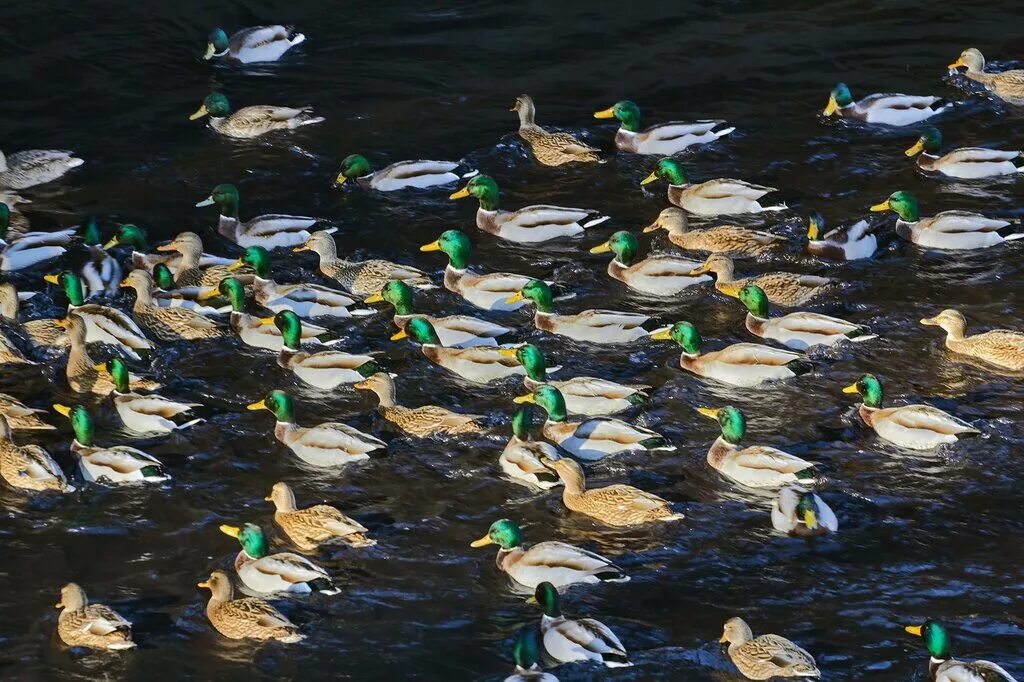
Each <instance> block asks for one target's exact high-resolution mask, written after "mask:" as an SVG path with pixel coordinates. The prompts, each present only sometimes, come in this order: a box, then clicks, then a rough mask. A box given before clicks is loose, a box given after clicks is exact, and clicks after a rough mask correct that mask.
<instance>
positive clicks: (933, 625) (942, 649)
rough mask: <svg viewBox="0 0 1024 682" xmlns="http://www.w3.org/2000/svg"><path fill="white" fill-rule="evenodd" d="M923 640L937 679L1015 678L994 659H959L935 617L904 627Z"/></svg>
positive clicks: (979, 681)
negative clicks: (954, 654)
mask: <svg viewBox="0 0 1024 682" xmlns="http://www.w3.org/2000/svg"><path fill="white" fill-rule="evenodd" d="M903 629H904V630H906V631H907V632H908V633H910V634H912V635H914V636H915V637H920V638H921V639H923V640H924V645H925V647H926V648H927V649H928V654H929V656H930V660H929V662H928V679H930V680H935V682H1016V679H1014V677H1013V676H1012V675H1010V673H1008V672H1006V671H1005V670H1003V668H1002V667H1001V666H998V665H996V664H995V663H993V662H991V661H958V660H956V659H954V658H953V652H952V646H951V644H950V636H949V632H948V631H947V630H946V626H945V625H943V624H942V623H940V622H938V621H936V620H931V619H929V620H926V621H925V622H924V623H922V624H921V625H908V626H907V627H905V628H903Z"/></svg>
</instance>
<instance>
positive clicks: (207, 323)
mask: <svg viewBox="0 0 1024 682" xmlns="http://www.w3.org/2000/svg"><path fill="white" fill-rule="evenodd" d="M121 286H122V287H123V288H131V289H134V290H135V304H134V305H133V306H132V317H133V318H135V321H136V322H137V323H138V325H139V326H140V327H142V328H143V329H145V330H146V331H147V332H149V334H150V335H151V336H153V337H154V338H156V339H158V340H160V341H169V342H175V341H195V340H198V339H217V338H221V337H223V336H224V335H225V333H226V331H227V330H226V328H225V327H224V326H223V325H221V324H218V323H217V322H214V321H213V320H211V319H210V318H208V317H206V316H205V315H203V314H201V313H199V312H196V311H195V310H191V309H189V308H165V307H163V306H159V305H157V303H156V300H155V299H154V298H153V277H152V276H151V275H150V274H149V273H148V272H146V271H145V270H132V271H131V272H130V273H128V277H126V278H125V280H124V281H123V282H121Z"/></svg>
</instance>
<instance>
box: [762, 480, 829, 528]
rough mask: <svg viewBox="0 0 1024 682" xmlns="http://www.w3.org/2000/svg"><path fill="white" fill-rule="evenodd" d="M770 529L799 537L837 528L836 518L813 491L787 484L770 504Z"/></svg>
mask: <svg viewBox="0 0 1024 682" xmlns="http://www.w3.org/2000/svg"><path fill="white" fill-rule="evenodd" d="M772 528H774V529H775V530H777V531H780V532H782V533H786V534H788V535H796V536H799V537H809V536H814V535H827V534H829V533H835V532H836V531H837V530H839V520H838V519H837V518H836V515H835V512H833V511H832V509H831V507H829V506H828V505H827V504H825V501H824V500H823V499H821V497H819V496H818V494H817V493H813V492H811V491H810V490H807V489H806V488H803V487H801V486H798V485H787V486H784V487H783V488H782V489H781V490H779V496H778V497H777V498H775V502H773V503H772Z"/></svg>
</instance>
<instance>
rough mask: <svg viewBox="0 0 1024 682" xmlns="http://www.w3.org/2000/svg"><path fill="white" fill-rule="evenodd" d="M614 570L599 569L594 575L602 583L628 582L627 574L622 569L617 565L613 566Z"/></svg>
mask: <svg viewBox="0 0 1024 682" xmlns="http://www.w3.org/2000/svg"><path fill="white" fill-rule="evenodd" d="M615 568H616V570H614V571H601V572H600V573H595V574H594V577H595V578H597V579H598V580H600V581H601V582H603V583H628V582H629V576H628V575H626V574H625V573H623V572H622V569H621V568H619V567H618V566H616V567H615Z"/></svg>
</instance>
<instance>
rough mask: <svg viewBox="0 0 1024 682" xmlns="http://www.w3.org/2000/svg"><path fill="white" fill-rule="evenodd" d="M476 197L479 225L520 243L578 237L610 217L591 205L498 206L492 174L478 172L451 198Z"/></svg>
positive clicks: (495, 183)
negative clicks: (511, 208) (583, 206)
mask: <svg viewBox="0 0 1024 682" xmlns="http://www.w3.org/2000/svg"><path fill="white" fill-rule="evenodd" d="M470 196H472V197H476V198H477V200H478V201H479V202H480V206H479V208H478V209H477V211H476V226H477V227H478V228H480V229H481V230H483V231H484V232H486V233H488V234H493V235H494V236H495V237H499V238H501V239H504V240H506V241H510V242H515V243H517V244H536V243H539V242H546V241H550V240H552V239H560V238H563V237H576V236H578V235H581V234H583V231H584V230H585V229H586V228H588V227H594V226H595V225H600V224H601V223H603V222H605V221H606V220H610V219H611V218H610V217H609V216H606V215H602V214H601V213H600V212H599V211H596V210H594V209H589V208H565V207H563V206H548V205H546V204H538V205H535V206H525V207H523V208H521V209H519V210H518V211H503V210H501V209H499V208H498V196H499V195H498V183H497V182H495V181H494V178H492V177H491V176H489V175H477V176H475V177H473V178H472V179H471V180H470V181H469V182H468V183H466V186H465V187H463V188H462V189H460V190H458V191H457V192H453V193H452V194H451V195H450V196H449V198H450V199H464V198H466V197H470Z"/></svg>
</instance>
